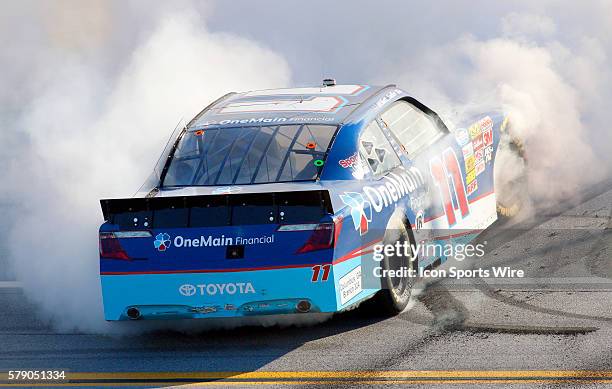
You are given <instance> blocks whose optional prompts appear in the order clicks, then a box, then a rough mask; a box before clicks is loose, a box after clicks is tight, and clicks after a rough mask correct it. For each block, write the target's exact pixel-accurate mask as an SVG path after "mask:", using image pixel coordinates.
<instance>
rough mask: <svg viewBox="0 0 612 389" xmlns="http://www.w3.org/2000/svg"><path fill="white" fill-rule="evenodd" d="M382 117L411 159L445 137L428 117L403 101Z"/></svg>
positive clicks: (394, 104) (396, 103) (395, 104)
mask: <svg viewBox="0 0 612 389" xmlns="http://www.w3.org/2000/svg"><path fill="white" fill-rule="evenodd" d="M380 116H381V118H382V120H383V121H384V122H385V124H386V125H387V126H388V127H389V129H390V130H391V132H392V133H393V134H394V135H395V136H396V137H397V139H398V140H399V142H400V144H401V145H402V146H403V147H404V150H406V153H408V156H409V157H410V158H412V157H414V156H415V155H417V154H418V153H419V152H420V151H422V150H423V149H424V148H425V147H427V146H429V145H430V144H432V143H433V142H435V141H436V140H437V139H439V138H440V137H441V136H442V135H443V132H442V131H441V130H440V129H439V128H438V127H437V126H436V125H435V123H434V122H433V120H432V119H431V118H430V117H429V116H428V115H426V114H425V113H424V112H423V111H421V110H420V109H418V108H416V107H415V106H413V105H412V104H410V103H408V102H406V101H403V100H400V101H396V102H395V103H393V105H392V106H391V107H389V109H387V110H386V111H385V112H383V113H382V114H381V115H380Z"/></svg>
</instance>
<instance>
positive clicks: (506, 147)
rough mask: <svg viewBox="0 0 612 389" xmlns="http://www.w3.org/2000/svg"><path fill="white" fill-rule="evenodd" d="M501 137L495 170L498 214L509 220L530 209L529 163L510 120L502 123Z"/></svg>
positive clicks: (506, 119)
mask: <svg viewBox="0 0 612 389" xmlns="http://www.w3.org/2000/svg"><path fill="white" fill-rule="evenodd" d="M500 134H501V138H500V141H499V146H498V149H497V155H496V157H495V166H494V182H495V196H496V198H497V214H498V216H499V217H501V218H502V219H510V218H513V217H515V216H516V215H518V214H519V213H520V212H521V211H523V210H525V209H526V208H527V207H528V205H529V193H528V187H527V160H526V158H525V150H524V146H523V143H522V141H521V140H520V139H519V138H518V137H516V135H515V134H513V132H512V127H511V124H510V121H509V119H508V117H506V118H504V121H503V122H502V125H501V128H500Z"/></svg>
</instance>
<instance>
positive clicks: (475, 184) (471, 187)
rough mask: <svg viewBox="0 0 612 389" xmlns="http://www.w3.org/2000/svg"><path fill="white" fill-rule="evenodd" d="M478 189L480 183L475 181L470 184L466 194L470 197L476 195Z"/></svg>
mask: <svg viewBox="0 0 612 389" xmlns="http://www.w3.org/2000/svg"><path fill="white" fill-rule="evenodd" d="M477 189H478V181H476V180H474V181H472V182H471V183H469V184H468V186H467V189H466V192H467V194H468V196H469V195H471V194H472V193H474V192H475V191H476V190H477Z"/></svg>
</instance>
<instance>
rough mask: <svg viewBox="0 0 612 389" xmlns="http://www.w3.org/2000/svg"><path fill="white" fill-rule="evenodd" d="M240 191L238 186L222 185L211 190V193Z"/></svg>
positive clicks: (240, 188)
mask: <svg viewBox="0 0 612 389" xmlns="http://www.w3.org/2000/svg"><path fill="white" fill-rule="evenodd" d="M239 192H242V187H240V186H222V187H220V188H217V189H215V190H213V192H212V194H232V193H239Z"/></svg>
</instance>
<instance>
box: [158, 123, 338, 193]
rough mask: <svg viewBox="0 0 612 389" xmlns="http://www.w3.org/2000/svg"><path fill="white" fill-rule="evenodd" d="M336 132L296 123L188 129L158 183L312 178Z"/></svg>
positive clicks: (192, 184)
mask: <svg viewBox="0 0 612 389" xmlns="http://www.w3.org/2000/svg"><path fill="white" fill-rule="evenodd" d="M336 128H337V127H336V126H329V125H312V124H298V125H275V126H258V127H233V128H217V129H206V130H196V131H194V130H193V129H192V130H188V131H187V132H186V133H185V134H184V135H183V137H182V138H181V140H180V141H179V144H178V146H177V148H176V151H175V152H174V156H173V158H172V160H171V162H170V166H169V168H168V172H167V174H166V176H165V178H164V181H163V183H162V185H163V186H194V185H234V184H263V183H273V182H286V181H307V180H315V179H316V178H317V177H318V176H319V173H320V171H321V169H322V167H323V164H324V163H325V155H326V153H327V149H328V147H329V144H330V142H331V139H332V137H333V136H334V133H335V131H336Z"/></svg>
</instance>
